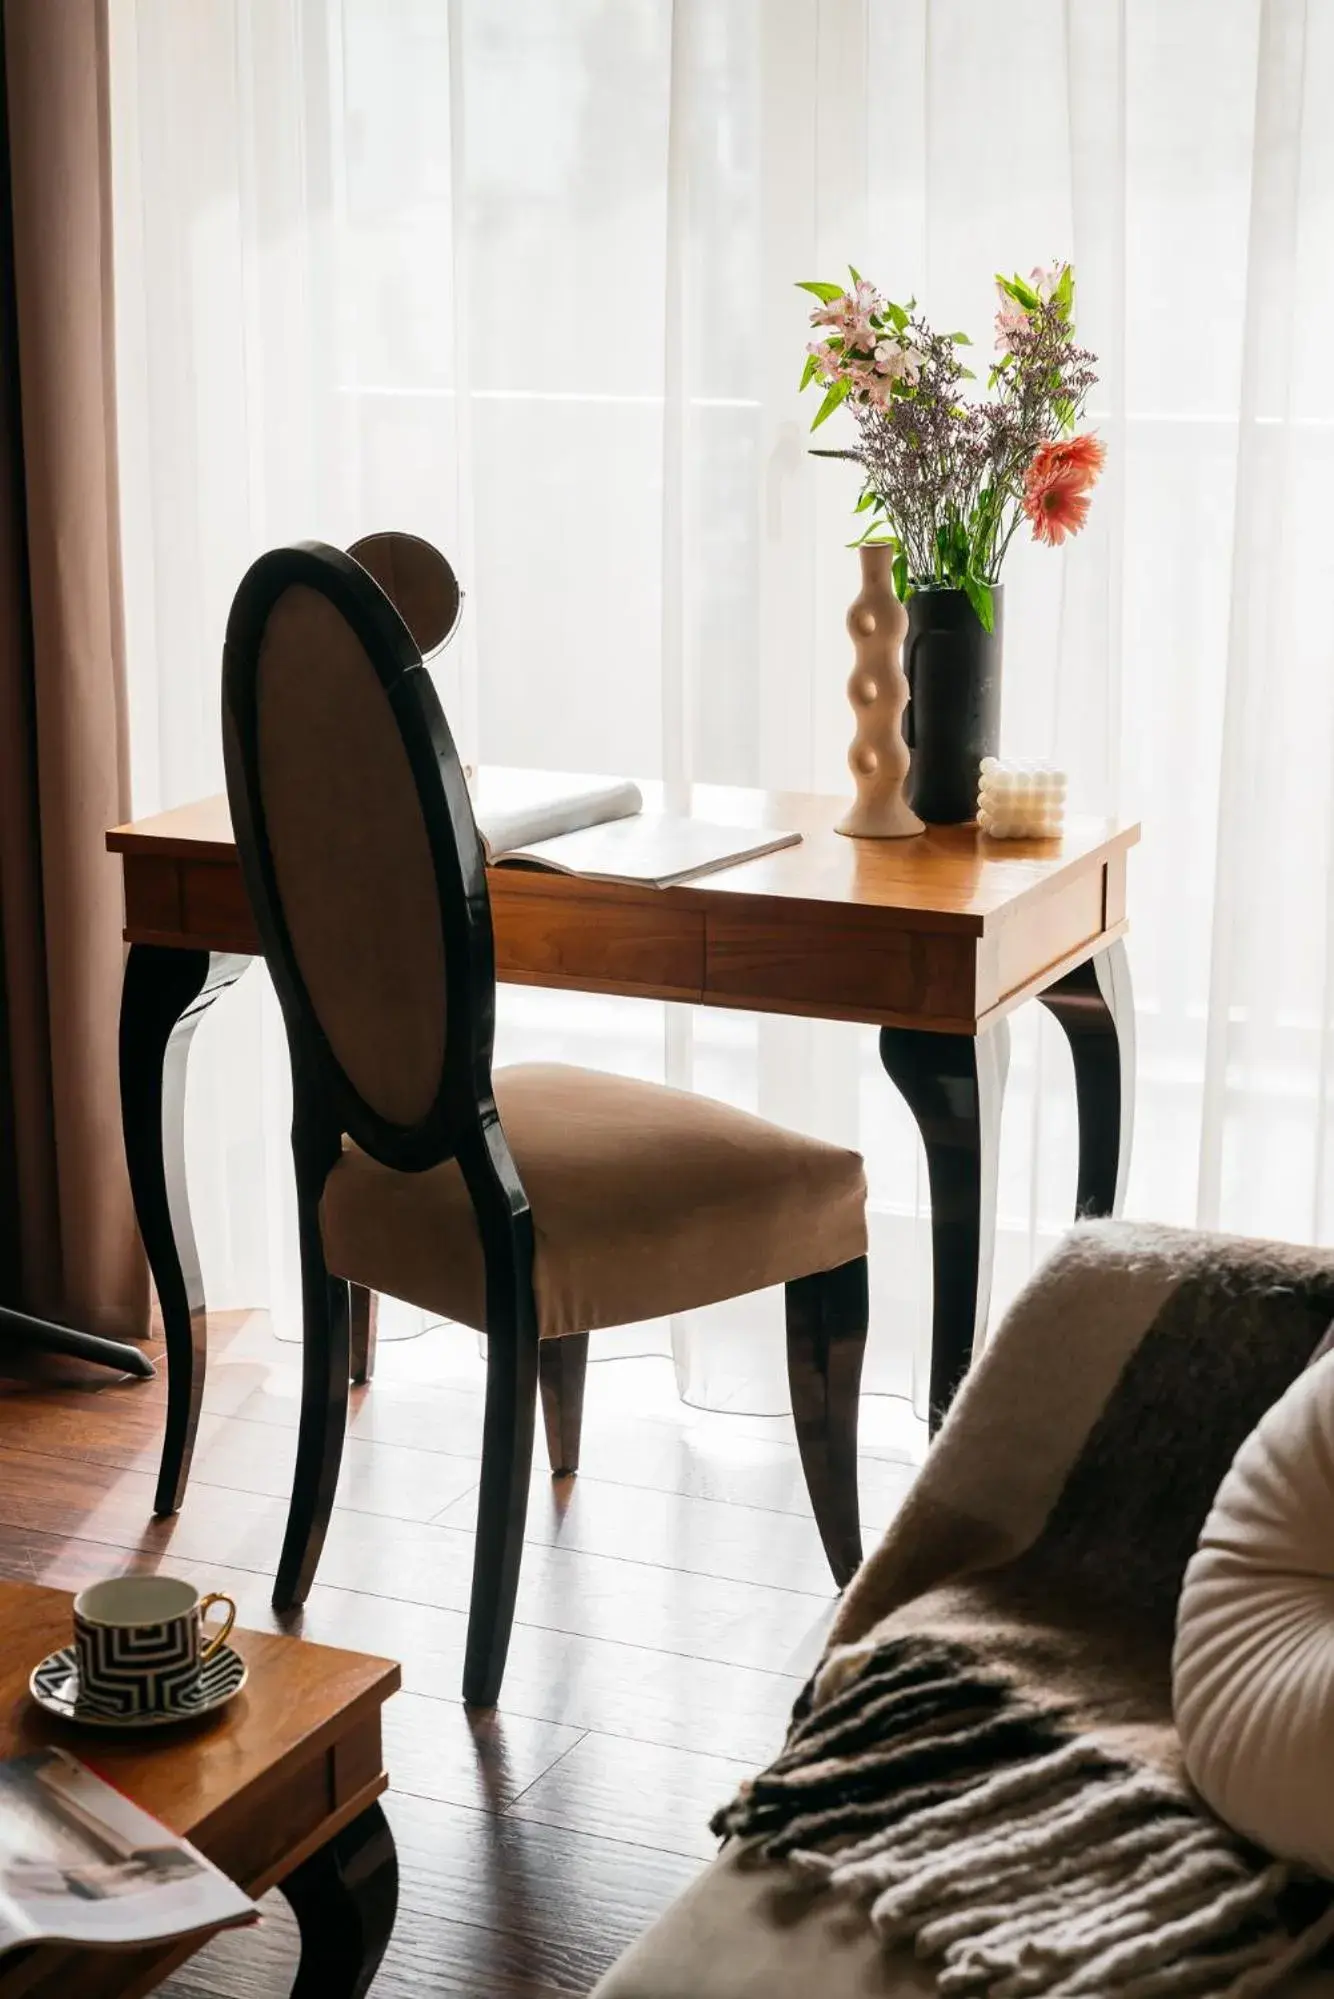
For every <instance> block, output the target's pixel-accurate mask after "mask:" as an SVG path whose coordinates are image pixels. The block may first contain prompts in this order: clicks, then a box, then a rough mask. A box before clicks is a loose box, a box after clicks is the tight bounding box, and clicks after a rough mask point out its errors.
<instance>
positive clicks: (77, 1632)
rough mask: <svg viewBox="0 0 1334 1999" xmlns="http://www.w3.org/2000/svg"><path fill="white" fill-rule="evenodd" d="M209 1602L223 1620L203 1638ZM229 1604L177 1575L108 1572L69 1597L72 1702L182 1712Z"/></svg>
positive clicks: (131, 1711)
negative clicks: (221, 1610)
mask: <svg viewBox="0 0 1334 1999" xmlns="http://www.w3.org/2000/svg"><path fill="white" fill-rule="evenodd" d="M214 1604H224V1605H225V1606H226V1617H225V1619H224V1621H223V1623H222V1624H221V1625H220V1626H219V1627H218V1628H217V1629H216V1630H212V1629H211V1630H209V1631H208V1633H207V1635H205V1630H204V1618H205V1616H206V1615H207V1613H208V1611H209V1610H211V1609H212V1607H213V1606H214ZM235 1622H236V1605H235V1604H234V1603H233V1602H232V1600H231V1598H230V1597H229V1596H224V1595H223V1594H222V1593H221V1591H217V1590H215V1591H213V1592H212V1593H211V1594H210V1595H208V1596H201V1595H200V1594H199V1591H198V1590H197V1589H196V1588H195V1586H194V1584H193V1583H187V1582H183V1581H181V1580H180V1579H179V1578H178V1577H176V1576H111V1577H108V1579H107V1580H106V1581H105V1582H100V1583H93V1584H91V1585H90V1587H89V1588H88V1589H86V1590H83V1591H82V1592H81V1593H80V1594H79V1595H78V1596H76V1597H75V1599H74V1646H75V1652H76V1655H77V1657H78V1663H79V1704H80V1706H88V1707H92V1708H96V1709H97V1710H98V1711H99V1712H100V1713H102V1714H109V1715H136V1714H163V1713H172V1712H175V1711H177V1710H179V1711H180V1712H181V1713H182V1714H188V1713H189V1711H190V1708H191V1706H192V1705H193V1704H195V1703H196V1702H197V1701H198V1699H199V1696H200V1690H201V1689H200V1674H201V1672H202V1669H203V1668H204V1667H205V1666H206V1665H207V1664H208V1662H209V1660H210V1659H211V1658H213V1656H214V1654H215V1653H216V1652H217V1651H218V1650H219V1648H220V1647H221V1646H223V1645H225V1644H226V1642H227V1638H228V1636H229V1635H230V1632H231V1628H232V1625H233V1624H234V1623H235Z"/></svg>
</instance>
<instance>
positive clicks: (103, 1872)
mask: <svg viewBox="0 0 1334 1999" xmlns="http://www.w3.org/2000/svg"><path fill="white" fill-rule="evenodd" d="M258 1914H259V1910H258V1908H257V1907H256V1905H255V1903H254V1902H252V1901H251V1899H250V1897H249V1895H245V1894H243V1893H242V1892H241V1890H240V1889H239V1888H238V1887H237V1886H236V1885H235V1883H234V1882H231V1881H229V1880H228V1879H227V1877H226V1875H225V1874H220V1873H219V1872H218V1869H217V1868H216V1867H214V1866H213V1864H212V1862H211V1861H208V1860H205V1858H204V1856H203V1854H202V1853H197V1852H196V1851H195V1849H194V1847H192V1846H190V1845H187V1843H186V1841H185V1840H183V1839H178V1838H177V1837H176V1835H175V1833H172V1832H169V1831H168V1830H167V1828H166V1826H164V1825H160V1824H159V1823H158V1821H157V1820H156V1819H155V1818H150V1816H149V1814H148V1813H147V1812H144V1811H141V1810H140V1809H139V1807H138V1805H135V1804H131V1802H130V1800H129V1799H128V1798H126V1797H123V1796H122V1795H121V1793H120V1792H119V1791H117V1790H115V1789H114V1788H113V1786H112V1785H110V1784H107V1783H104V1782H103V1780H102V1779H101V1778H100V1777H97V1776H94V1774H93V1772H92V1771H91V1770H89V1769H87V1768H86V1767H85V1766H84V1765H83V1764H82V1763H79V1762H76V1761H75V1759H74V1757H72V1756H67V1755H66V1754H65V1752H64V1750H63V1749H38V1750H34V1751H33V1753H32V1754H31V1755H29V1756H16V1757H13V1758H11V1759H10V1760H9V1761H8V1762H4V1763H0V1955H3V1954H4V1953H6V1952H9V1951H12V1950H18V1949H20V1948H23V1947H26V1946H28V1945H30V1944H35V1943H63V1944H84V1945H87V1946H89V1947H90V1948H93V1949H96V1950H117V1949H131V1948H133V1947H135V1946H137V1945H143V1944H151V1943H172V1942H174V1941H175V1940H176V1939H177V1938H179V1937H186V1936H193V1935H195V1934H196V1933H197V1932H201V1931H209V1930H218V1929H225V1928H229V1927H231V1926H232V1925H234V1924H237V1923H249V1922H253V1921H254V1920H255V1918H256V1916H257V1915H258Z"/></svg>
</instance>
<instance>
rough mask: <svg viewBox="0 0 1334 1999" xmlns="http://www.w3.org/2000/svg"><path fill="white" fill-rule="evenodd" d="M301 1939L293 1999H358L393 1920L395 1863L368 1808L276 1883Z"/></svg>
mask: <svg viewBox="0 0 1334 1999" xmlns="http://www.w3.org/2000/svg"><path fill="white" fill-rule="evenodd" d="M278 1888H279V1892H280V1893H281V1894H282V1895H283V1896H284V1897H285V1898H286V1900H287V1901H288V1902H289V1903H290V1905H291V1909H292V1913H293V1915H294V1916H295V1917H296V1920H297V1927H298V1928H299V1930H300V1931H301V1963H300V1965H299V1966H298V1968H297V1974H296V1984H295V1985H294V1986H293V1987H292V1999H362V1995H363V1993H365V1992H366V1991H367V1990H368V1989H369V1987H370V1983H371V1980H372V1979H373V1978H374V1976H375V1974H376V1972H377V1971H378V1970H379V1968H380V1960H381V1958H382V1957H383V1956H384V1954H385V1950H386V1948H387V1947H388V1943H389V1937H390V1933H391V1931H392V1930H393V1927H394V1917H395V1916H396V1915H397V1913H398V1855H397V1854H396V1852H395V1851H394V1836H393V1834H392V1833H391V1832H390V1830H389V1822H388V1820H387V1819H386V1818H385V1815H384V1813H383V1812H382V1811H381V1809H380V1807H379V1806H378V1805H371V1806H369V1807H368V1809H367V1810H366V1811H364V1812H362V1813H361V1815H360V1817H359V1818H355V1819H353V1821H352V1823H351V1825H347V1826H344V1828H343V1830H342V1831H341V1832H338V1833H335V1834H334V1836H333V1838H332V1839H331V1840H330V1841H329V1843H328V1845H327V1846H321V1847H320V1848H319V1849H318V1850H317V1851H316V1852H314V1853H312V1854H311V1856H310V1859H309V1860H303V1861H302V1863H301V1865H300V1866H299V1867H297V1868H295V1869H294V1870H293V1872H292V1873H291V1874H289V1875H288V1877H287V1879H286V1880H285V1881H280V1882H279V1883H278Z"/></svg>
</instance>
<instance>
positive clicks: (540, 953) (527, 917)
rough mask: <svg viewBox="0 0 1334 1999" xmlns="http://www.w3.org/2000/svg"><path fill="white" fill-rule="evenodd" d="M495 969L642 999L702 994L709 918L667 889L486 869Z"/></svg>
mask: <svg viewBox="0 0 1334 1999" xmlns="http://www.w3.org/2000/svg"><path fill="white" fill-rule="evenodd" d="M489 882H490V888H491V915H492V921H493V923H494V925H495V934H496V976H497V977H498V978H501V979H511V980H513V981H515V982H516V983H517V984H519V985H535V986H572V987H575V988H578V989H580V990H582V991H585V992H599V993H628V994H632V995H634V996H635V997H637V998H645V999H679V1000H698V999H699V997H700V992H701V989H702V987H703V984H704V917H703V914H702V912H701V911H700V910H699V909H698V908H692V907H690V906H689V905H688V904H686V903H684V902H682V901H680V900H678V899H677V898H676V897H675V896H674V895H673V894H672V892H671V891H670V890H665V891H664V890H658V889H645V890H643V891H641V892H638V893H634V892H631V893H623V892H620V893H618V891H617V890H615V889H614V888H609V889H606V890H601V889H599V890H598V892H597V893H594V892H593V885H592V884H590V883H588V882H581V883H580V884H579V886H578V887H577V888H572V887H568V886H566V885H565V884H564V883H563V882H562V881H561V880H560V879H559V878H554V877H551V876H547V877H545V878H543V879H535V878H534V877H532V876H524V877H521V878H516V876H515V875H514V874H513V873H510V874H505V873H502V872H501V871H500V870H498V869H493V870H492V872H491V874H490V876H489Z"/></svg>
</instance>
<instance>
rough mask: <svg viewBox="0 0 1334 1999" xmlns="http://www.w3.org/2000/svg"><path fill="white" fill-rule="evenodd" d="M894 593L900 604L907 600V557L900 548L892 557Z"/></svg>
mask: <svg viewBox="0 0 1334 1999" xmlns="http://www.w3.org/2000/svg"><path fill="white" fill-rule="evenodd" d="M894 595H895V596H896V597H897V598H898V600H899V602H900V604H906V603H907V601H908V558H907V556H906V555H905V554H904V553H903V550H902V549H900V550H899V552H898V554H897V555H896V556H895V557H894Z"/></svg>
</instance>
